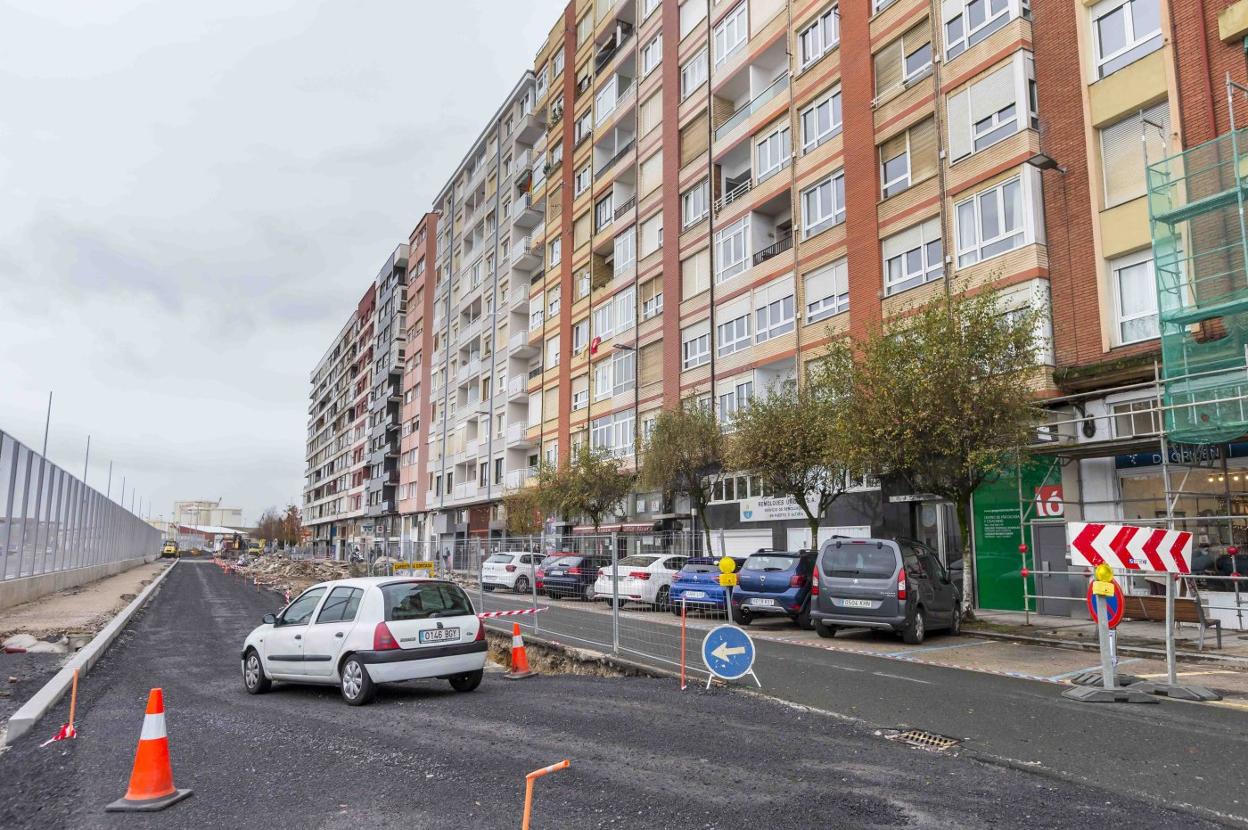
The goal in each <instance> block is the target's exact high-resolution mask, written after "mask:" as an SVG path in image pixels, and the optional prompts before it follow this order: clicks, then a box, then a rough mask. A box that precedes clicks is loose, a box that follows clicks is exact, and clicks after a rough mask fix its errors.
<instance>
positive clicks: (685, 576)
mask: <svg viewBox="0 0 1248 830" xmlns="http://www.w3.org/2000/svg"><path fill="white" fill-rule="evenodd" d="M732 560H733V561H734V562H736V563H737V568H738V569H739V568H740V567H741V566H742V565H743V564H745V558H744V557H742V558H738V557H736V556H734V557H732ZM668 596H669V597H671V603H672V613H673V614H675V615H676V616H678V617H679V616H680V606H681V600H684V603H685V605H686V606H687V607H688V609H689V610H690V611H695V610H697V611H710V610H717V611H725V612H726V611H727V609H726V608H725V602H724V589H723V588H721V587H719V560H718V559H713V558H711V557H709V556H695V557H693V558H691V559H690V560H688V561H687V562H685V566H684V567H683V568H681V569H680V570H679V571H677V573H676V575H675V576H674V577H672V587H671V591H670V592H669V594H668Z"/></svg>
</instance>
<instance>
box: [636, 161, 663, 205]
mask: <svg viewBox="0 0 1248 830" xmlns="http://www.w3.org/2000/svg"><path fill="white" fill-rule="evenodd" d="M662 183H663V151H662V150H659V151H658V152H657V153H652V154H651V155H649V156H647V157H646V159H645V160H644V161H642V162H641V164H639V165H638V166H637V192H638V194H640V195H641V196H646V195H647V194H649V193H652V192H654V190H655V189H656V188H658V186H659V185H661V184H662Z"/></svg>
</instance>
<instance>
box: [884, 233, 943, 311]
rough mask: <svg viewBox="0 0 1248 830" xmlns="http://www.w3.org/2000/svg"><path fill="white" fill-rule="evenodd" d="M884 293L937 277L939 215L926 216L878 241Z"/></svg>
mask: <svg viewBox="0 0 1248 830" xmlns="http://www.w3.org/2000/svg"><path fill="white" fill-rule="evenodd" d="M881 249H882V251H883V256H884V293H885V294H886V295H892V294H897V293H898V292H901V291H905V290H907V289H910V288H915V287H917V286H920V285H923V284H924V283H928V282H931V281H932V280H935V279H939V278H940V277H941V275H943V274H944V270H945V250H944V245H943V244H942V242H941V236H940V218H939V217H937V218H934V219H929V220H927V221H926V222H922V223H920V224H918V225H915V226H914V227H911V228H907V229H906V230H904V231H902V232H901V233H898V234H894V235H893V236H890V237H889V238H887V239H885V240H884V241H883V243H881Z"/></svg>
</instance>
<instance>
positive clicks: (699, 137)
mask: <svg viewBox="0 0 1248 830" xmlns="http://www.w3.org/2000/svg"><path fill="white" fill-rule="evenodd" d="M709 114H710V110H709V109H708V110H705V111H703V112H702V113H701V114H700V115H698V116H697V117H696V118H694V119H693V120H692V121H690V122H689V123H688V124H686V125H685V126H683V127H681V129H680V166H681V167H684V166H685V165H687V164H690V163H691V162H693V161H695V160H697V159H698V158H699V157H700V156H701V157H705V156H706V151H707V150H708V149H709V148H710V145H711V137H710V132H709V129H710V123H711V121H710V117H709ZM703 169H705V168H703Z"/></svg>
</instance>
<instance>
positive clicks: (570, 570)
mask: <svg viewBox="0 0 1248 830" xmlns="http://www.w3.org/2000/svg"><path fill="white" fill-rule="evenodd" d="M583 573H584V571H582V570H581V569H580V568H578V567H576V566H573V567H571V568H568V576H580V575H581V574H583Z"/></svg>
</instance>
